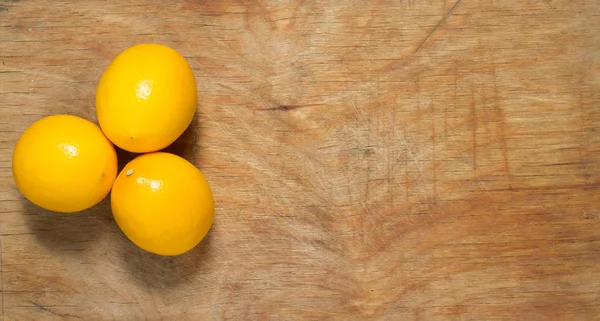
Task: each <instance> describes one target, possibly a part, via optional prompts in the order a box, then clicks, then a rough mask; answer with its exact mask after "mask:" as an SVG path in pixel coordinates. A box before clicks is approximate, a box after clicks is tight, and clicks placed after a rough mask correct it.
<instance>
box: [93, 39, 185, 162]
mask: <svg viewBox="0 0 600 321" xmlns="http://www.w3.org/2000/svg"><path fill="white" fill-rule="evenodd" d="M196 100H197V92H196V80H195V78H194V74H193V72H192V69H191V68H190V66H189V64H188V63H187V61H186V60H185V58H184V57H183V56H182V55H181V54H179V53H178V52H177V51H175V50H174V49H172V48H169V47H167V46H163V45H158V44H141V45H136V46H133V47H131V48H129V49H127V50H125V51H123V52H122V53H121V54H119V55H118V56H117V57H116V58H115V60H114V61H113V62H112V63H111V64H110V65H109V66H108V68H107V69H106V70H105V71H104V74H103V75H102V78H101V79H100V83H99V84H98V88H97V91H96V112H97V115H98V122H99V123H100V127H102V130H103V131H104V133H105V134H106V136H107V137H108V138H109V139H110V140H111V141H112V142H113V143H115V145H117V146H119V147H121V148H122V149H125V150H128V151H130V152H135V153H147V152H153V151H157V150H160V149H163V148H165V147H167V146H168V145H170V144H171V143H173V142H174V141H175V140H176V139H177V138H178V137H179V136H180V135H181V134H182V133H183V132H184V131H185V129H186V128H187V127H188V126H189V124H190V122H191V121H192V118H193V117H194V114H195V112H196Z"/></svg>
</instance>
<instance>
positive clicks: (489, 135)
mask: <svg viewBox="0 0 600 321" xmlns="http://www.w3.org/2000/svg"><path fill="white" fill-rule="evenodd" d="M145 42H155V43H162V44H166V45H169V46H172V47H174V48H176V49H177V50H179V51H180V52H181V53H182V54H183V55H185V56H186V57H187V58H188V60H189V62H190V64H191V66H192V67H193V69H194V72H195V75H196V77H197V81H198V91H199V107H198V113H197V117H196V119H195V121H194V122H193V125H192V127H191V128H190V129H189V130H188V132H187V133H186V134H185V135H184V136H183V137H182V138H181V139H180V141H179V142H178V143H176V144H175V145H174V146H173V147H171V148H170V150H171V151H175V152H178V153H180V154H183V155H184V156H185V157H187V158H188V159H190V160H191V161H193V162H194V163H195V164H196V165H198V166H199V167H200V168H201V170H202V171H203V173H204V174H205V175H206V177H207V178H208V180H209V181H210V182H211V184H212V186H213V189H214V193H215V198H216V202H217V210H216V220H215V224H214V226H213V229H212V231H211V232H210V234H209V236H208V237H207V239H206V240H205V241H203V243H202V244H201V245H200V246H199V247H198V248H196V249H195V250H194V251H192V252H190V253H188V254H186V255H183V256H180V257H174V258H167V257H157V256H154V255H150V254H147V253H144V252H142V251H141V250H139V249H138V248H136V247H135V246H134V245H132V244H131V243H130V242H129V241H128V240H127V239H126V238H125V237H124V236H123V235H122V233H121V232H120V231H119V229H118V227H117V225H116V224H115V223H114V221H113V219H112V216H111V213H110V204H109V202H108V201H105V202H103V203H102V204H101V205H100V206H97V207H95V208H93V209H91V210H89V211H86V212H84V213H80V214H76V215H70V216H69V215H60V214H55V213H50V212H47V211H44V210H41V209H39V208H37V207H35V206H33V205H31V204H30V203H28V202H27V201H26V200H25V199H24V198H23V197H22V196H21V195H20V193H19V192H18V191H17V190H16V188H15V184H14V182H13V180H12V175H11V155H12V150H13V146H14V144H15V142H16V140H17V138H18V137H19V134H20V133H21V132H22V131H23V130H24V129H25V128H26V127H27V126H28V125H30V124H31V123H32V122H34V121H35V120H37V119H39V118H41V117H43V116H46V115H50V114H55V113H69V114H74V115H79V116H82V117H85V118H88V119H91V120H95V111H94V92H95V88H96V84H97V82H98V80H99V78H100V75H101V74H102V72H103V70H104V68H106V66H107V65H108V63H109V62H110V61H111V60H112V59H113V58H114V57H115V56H116V55H117V54H118V53H119V52H120V51H122V50H124V49H125V48H127V47H129V46H132V45H134V44H137V43H145ZM0 131H1V136H0V186H1V189H0V213H1V214H0V215H1V216H0V233H1V236H0V242H1V256H0V258H1V264H0V266H1V274H0V275H1V278H0V281H1V282H0V283H1V294H2V300H1V303H2V305H1V311H2V315H3V316H4V317H5V318H6V319H7V320H25V319H31V320H40V319H52V318H54V319H63V318H64V319H78V318H81V319H85V320H96V319H117V320H133V319H148V320H156V319H165V320H184V319H189V320H218V319H230V320H265V319H269V320H324V319H341V320H358V319H381V320H411V319H415V320H416V319H419V320H492V319H518V320H536V319H537V320H549V319H556V320H596V319H595V318H597V317H598V315H600V2H598V1H597V0H580V1H579V0H578V1H566V0H554V1H553V0H535V1H534V0H529V1H521V0H506V1H504V0H503V1H489V0H462V1H460V0H459V1H457V2H454V1H441V0H423V1H421V0H401V1H341V0H340V1H308V0H306V1H286V0H280V1H275V0H274V1H266V0H264V1H247V0H241V1H216V0H215V1H208V0H206V1H199V0H197V1H191V0H190V1H175V0H174V1H143V0H127V1H91V0H90V1H50V0H45V1H44V0H38V1H34V0H28V1H15V0H8V1H7V0H0ZM128 157H130V156H129V155H124V154H121V158H122V159H126V158H128Z"/></svg>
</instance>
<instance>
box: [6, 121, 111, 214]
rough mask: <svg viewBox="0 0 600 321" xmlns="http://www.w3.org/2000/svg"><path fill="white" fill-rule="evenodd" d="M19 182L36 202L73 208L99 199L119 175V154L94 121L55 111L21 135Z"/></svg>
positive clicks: (16, 161) (16, 162)
mask: <svg viewBox="0 0 600 321" xmlns="http://www.w3.org/2000/svg"><path fill="white" fill-rule="evenodd" d="M12 171H13V177H14V179H15V182H16V184H17V188H18V189H19V190H20V191H21V193H23V195H25V197H26V198H27V199H29V200H30V201H31V202H33V203H34V204H37V205H38V206H40V207H43V208H45V209H48V210H52V211H56V212H63V213H71V212H78V211H82V210H84V209H87V208H89V207H92V206H94V205H96V204H97V203H99V202H100V201H101V200H102V199H104V198H105V197H106V195H108V193H109V192H110V189H111V187H112V184H113V182H114V180H115V177H116V176H117V154H116V153H115V148H114V146H113V145H112V143H111V142H110V141H109V140H108V139H107V138H106V136H104V134H103V133H102V131H101V130H100V128H99V127H98V126H97V125H95V124H94V123H92V122H90V121H87V120H85V119H82V118H79V117H76V116H71V115H55V116H49V117H46V118H42V119H40V120H38V121H36V122H35V123H33V124H32V125H31V126H30V127H29V128H27V129H26V130H25V132H24V133H23V134H22V135H21V137H20V138H19V140H18V141H17V144H16V146H15V151H14V153H13V159H12Z"/></svg>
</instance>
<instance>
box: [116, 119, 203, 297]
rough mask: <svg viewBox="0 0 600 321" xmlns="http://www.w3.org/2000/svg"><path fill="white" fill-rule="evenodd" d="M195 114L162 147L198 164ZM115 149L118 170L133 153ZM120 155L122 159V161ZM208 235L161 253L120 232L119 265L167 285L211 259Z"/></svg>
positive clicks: (146, 280) (142, 279) (147, 282)
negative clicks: (177, 249)
mask: <svg viewBox="0 0 600 321" xmlns="http://www.w3.org/2000/svg"><path fill="white" fill-rule="evenodd" d="M197 116H198V114H196V115H194V118H193V119H192V122H191V123H190V126H189V127H188V128H187V129H186V131H185V132H184V133H183V134H182V135H181V136H180V137H179V138H178V139H177V140H176V141H175V142H173V144H171V145H170V146H168V147H167V148H165V149H163V150H162V151H164V152H168V153H172V154H175V155H179V156H181V157H183V158H185V159H186V160H188V161H189V162H190V163H192V164H194V165H195V166H198V164H197V163H196V160H197V155H196V151H197V146H199V144H200V142H199V140H200V135H198V129H199V123H198V117H197ZM119 153H124V155H121V154H118V156H119V170H122V169H123V167H124V166H125V165H126V164H127V162H129V161H130V160H132V159H133V158H135V156H137V154H132V153H128V152H125V151H120V152H119ZM127 154H129V155H127ZM121 159H123V163H122V164H121ZM210 239H211V232H210V231H209V232H208V234H207V235H206V236H205V237H204V239H202V241H201V242H200V243H199V244H198V245H197V246H196V247H195V248H193V249H192V250H190V251H188V252H186V253H183V254H181V255H178V256H161V255H156V254H153V253H150V252H146V251H144V250H142V249H140V248H138V247H137V246H136V245H135V244H133V242H131V241H129V240H128V239H127V237H126V236H125V235H124V234H122V233H121V234H120V241H119V242H118V244H119V245H120V246H121V247H120V250H119V252H120V256H121V259H122V261H123V265H124V267H125V268H126V269H127V271H128V272H129V274H130V275H131V276H132V277H133V278H135V279H136V280H137V281H138V282H140V283H142V284H144V285H146V286H148V287H150V288H171V287H174V286H176V285H178V284H181V283H184V282H187V281H188V280H191V279H192V278H194V276H195V275H196V274H197V273H198V272H199V271H202V270H203V268H204V267H205V266H207V265H208V264H209V262H210V261H211V260H212V255H211V251H210V248H211V242H210Z"/></svg>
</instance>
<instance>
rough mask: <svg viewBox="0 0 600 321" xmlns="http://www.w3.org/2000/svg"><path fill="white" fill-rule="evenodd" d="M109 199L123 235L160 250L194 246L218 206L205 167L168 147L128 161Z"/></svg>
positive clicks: (150, 249) (178, 251) (171, 251)
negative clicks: (204, 172) (166, 149)
mask: <svg viewBox="0 0 600 321" xmlns="http://www.w3.org/2000/svg"><path fill="white" fill-rule="evenodd" d="M111 205H112V211H113V215H114V217H115V220H116V221H117V224H118V225H119V227H120V228H121V230H122V231H123V232H124V233H125V235H126V236H127V237H128V238H129V239H130V240H131V241H132V242H133V243H135V244H136V245H137V246H139V247H141V248H142V249H144V250H146V251H148V252H152V253H155V254H160V255H179V254H182V253H184V252H187V251H189V250H191V249H192V248H194V247H195V246H196V245H197V244H198V243H200V241H201V240H202V238H204V236H205V235H206V233H208V230H209V229H210V227H211V225H212V222H213V218H214V210H215V205H214V200H213V194H212V191H211V189H210V186H209V185H208V182H207V181H206V179H205V178H204V176H203V175H202V173H200V171H199V170H198V169H197V168H196V167H194V165H192V164H191V163H190V162H188V161H187V160H185V159H183V158H181V157H179V156H177V155H173V154H169V153H164V152H157V153H150V154H144V155H141V156H138V157H137V158H135V159H133V160H132V161H131V162H129V163H128V164H127V165H126V166H125V168H124V169H123V170H122V171H121V173H120V174H119V176H117V179H116V180H115V184H114V186H113V190H112V193H111Z"/></svg>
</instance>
